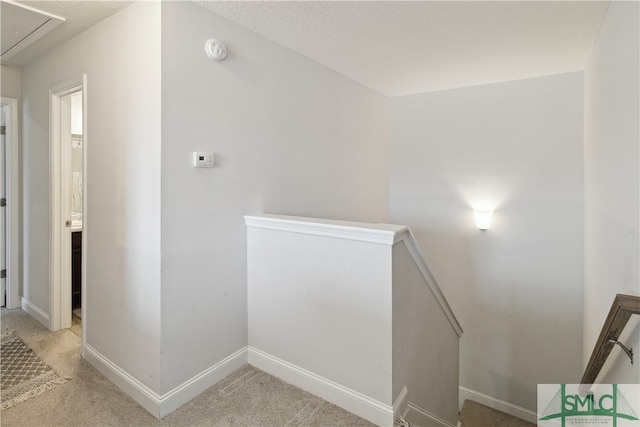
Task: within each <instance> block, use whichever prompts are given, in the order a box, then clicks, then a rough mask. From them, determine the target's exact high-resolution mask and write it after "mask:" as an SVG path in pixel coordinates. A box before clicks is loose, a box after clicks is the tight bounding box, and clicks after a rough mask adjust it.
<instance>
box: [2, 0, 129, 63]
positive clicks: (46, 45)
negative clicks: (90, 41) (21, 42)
mask: <svg viewBox="0 0 640 427" xmlns="http://www.w3.org/2000/svg"><path fill="white" fill-rule="evenodd" d="M15 3H22V4H25V5H27V6H29V7H32V8H35V9H39V10H42V11H45V12H48V13H51V14H54V15H57V16H60V17H62V18H65V19H66V21H65V22H63V23H62V24H60V25H58V26H57V27H56V28H55V29H53V30H51V31H50V32H49V33H47V34H46V35H45V36H44V37H42V38H41V39H39V40H38V41H36V42H34V43H33V44H32V45H30V46H29V47H27V48H26V49H24V50H23V51H22V52H20V53H18V54H16V55H15V56H13V57H11V58H10V59H8V60H3V61H2V64H3V65H12V66H16V67H20V66H22V65H25V64H28V63H29V62H31V61H33V60H34V59H36V58H38V57H40V56H42V55H44V54H45V53H47V52H49V51H50V50H51V49H53V48H55V47H56V46H58V45H60V44H62V43H64V42H65V41H67V40H69V39H71V38H72V37H74V36H76V35H78V34H80V33H81V32H83V31H85V30H86V29H88V28H90V27H92V26H93V25H95V24H97V23H98V22H100V21H102V20H103V19H105V18H108V17H109V16H111V15H113V14H114V13H116V12H118V11H120V10H122V9H124V8H125V7H127V6H129V5H130V4H131V3H132V2H131V1H76V0H73V1H70V0H67V1H51V0H44V1H30V0H29V1H24V0H23V1H15ZM2 4H4V2H2ZM2 4H0V8H1V7H2ZM0 10H1V9H0ZM2 31H3V32H4V31H6V29H5V28H2ZM5 36H6V35H5V34H4V33H3V34H2V37H5Z"/></svg>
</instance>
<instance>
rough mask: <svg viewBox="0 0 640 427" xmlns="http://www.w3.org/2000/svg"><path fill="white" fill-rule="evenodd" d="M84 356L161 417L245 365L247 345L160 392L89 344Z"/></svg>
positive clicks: (137, 400) (132, 396) (112, 380)
mask: <svg viewBox="0 0 640 427" xmlns="http://www.w3.org/2000/svg"><path fill="white" fill-rule="evenodd" d="M84 357H85V359H86V360H87V362H89V363H90V364H91V365H93V366H94V367H95V368H96V369H97V370H98V371H100V373H101V374H102V375H104V376H105V377H106V378H107V379H109V380H110V381H111V382H112V383H114V384H115V385H116V386H117V387H118V388H119V389H121V390H122V391H124V392H125V393H126V394H127V395H129V396H130V397H131V398H132V399H133V400H135V401H136V402H138V404H139V405H140V406H142V407H143V408H144V409H146V410H147V411H149V412H150V413H151V414H152V415H153V416H155V417H156V418H162V417H165V416H167V415H169V414H170V413H171V412H173V411H175V410H176V409H178V408H179V407H180V406H182V405H183V404H185V403H186V402H188V401H189V400H191V399H193V398H194V397H196V396H197V395H198V394H200V393H202V392H203V391H205V390H206V389H208V388H209V387H211V386H213V385H214V384H216V383H217V382H218V381H220V380H221V379H223V378H225V377H226V376H228V375H229V374H231V373H233V372H234V371H236V370H237V369H239V368H240V367H242V366H243V365H245V364H246V363H247V348H246V347H244V348H242V349H240V350H238V351H236V352H235V353H233V354H231V355H229V356H228V357H226V358H225V359H223V360H221V361H220V362H218V363H216V364H215V365H213V366H211V367H209V368H207V369H205V370H204V371H202V372H201V373H199V374H198V375H196V376H194V377H192V378H191V379H189V380H188V381H185V382H184V383H182V384H180V385H179V386H178V387H176V388H174V389H173V390H171V391H169V392H167V393H165V394H163V395H160V394H158V393H156V392H155V391H153V390H152V389H150V388H149V387H148V386H146V385H145V384H143V383H141V382H140V381H138V380H137V379H136V378H135V377H133V376H132V375H130V374H129V373H128V372H126V371H125V370H124V369H122V368H120V367H119V366H118V365H116V364H115V363H113V362H112V361H110V360H109V359H108V358H106V357H104V356H103V355H102V354H100V353H99V352H98V351H97V350H96V349H94V348H93V347H91V346H90V345H88V344H85V346H84Z"/></svg>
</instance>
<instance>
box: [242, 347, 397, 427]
mask: <svg viewBox="0 0 640 427" xmlns="http://www.w3.org/2000/svg"><path fill="white" fill-rule="evenodd" d="M248 360H249V364H251V365H253V366H255V367H256V368H259V369H262V370H263V371H265V372H268V373H269V374H271V375H273V376H275V377H277V378H280V379H281V380H283V381H285V382H288V383H290V384H293V385H295V386H297V387H300V388H301V389H303V390H306V391H308V392H309V393H311V394H314V395H316V396H318V397H321V398H323V399H325V400H327V401H329V402H331V403H333V404H335V405H337V406H339V407H341V408H343V409H346V410H347V411H349V412H352V413H354V414H356V415H358V416H360V417H362V418H364V419H366V420H368V421H370V422H372V423H374V424H377V425H381V426H392V425H393V407H392V406H390V405H386V404H384V403H382V402H379V401H377V400H375V399H372V398H370V397H369V396H366V395H364V394H362V393H360V392H357V391H355V390H351V389H350V388H347V387H344V386H342V385H340V384H338V383H336V382H334V381H331V380H329V379H327V378H324V377H321V376H320V375H317V374H315V373H313V372H310V371H307V370H306V369H303V368H301V367H299V366H296V365H294V364H291V363H289V362H287V361H284V360H282V359H279V358H277V357H275V356H272V355H270V354H268V353H265V352H263V351H262V350H259V349H257V348H255V347H251V346H250V347H249V355H248Z"/></svg>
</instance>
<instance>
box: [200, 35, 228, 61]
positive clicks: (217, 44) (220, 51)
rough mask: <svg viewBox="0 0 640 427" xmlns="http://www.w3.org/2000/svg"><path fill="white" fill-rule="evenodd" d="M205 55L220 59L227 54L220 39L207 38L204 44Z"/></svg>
mask: <svg viewBox="0 0 640 427" xmlns="http://www.w3.org/2000/svg"><path fill="white" fill-rule="evenodd" d="M204 49H205V51H206V52H207V56H208V57H209V58H211V59H215V60H218V61H222V60H223V59H224V58H225V56H227V47H226V46H225V45H224V43H222V42H221V41H220V40H216V39H209V40H207V43H206V44H205V45H204Z"/></svg>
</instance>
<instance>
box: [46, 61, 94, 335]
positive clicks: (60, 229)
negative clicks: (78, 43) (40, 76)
mask: <svg viewBox="0 0 640 427" xmlns="http://www.w3.org/2000/svg"><path fill="white" fill-rule="evenodd" d="M86 81H87V76H86V74H83V75H81V76H79V77H76V78H75V79H72V80H69V81H67V82H65V83H62V84H59V85H57V86H55V87H53V88H51V89H50V90H49V139H50V143H49V146H50V147H51V148H50V150H49V153H50V154H49V169H50V171H49V174H50V175H49V177H50V178H49V179H50V189H49V203H50V206H51V211H50V212H49V227H50V231H49V233H50V234H49V251H50V253H49V272H50V275H49V277H50V279H49V280H50V284H49V315H50V318H51V320H50V322H49V323H50V325H49V329H50V330H52V331H57V330H59V329H64V328H69V327H70V326H71V239H70V238H67V237H70V235H71V230H70V228H68V227H66V226H65V220H70V219H71V212H70V204H69V203H68V200H66V199H65V200H61V199H62V197H66V198H68V197H69V193H70V189H69V188H70V180H71V174H67V173H63V172H67V171H69V170H70V164H69V163H70V155H71V153H70V150H71V148H70V144H67V143H66V142H68V141H67V139H70V138H71V128H70V127H71V121H70V120H64V119H65V118H66V119H69V117H70V116H71V110H70V108H71V107H70V105H69V102H63V98H64V97H66V96H67V95H70V94H72V93H74V92H78V91H82V90H84V87H85V86H86ZM84 120H85V119H83V121H84ZM83 126H84V125H83ZM85 247H86V246H85ZM83 267H84V266H83ZM84 270H86V269H84ZM83 317H85V316H83ZM84 325H86V321H85V322H84ZM83 329H84V328H83Z"/></svg>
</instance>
